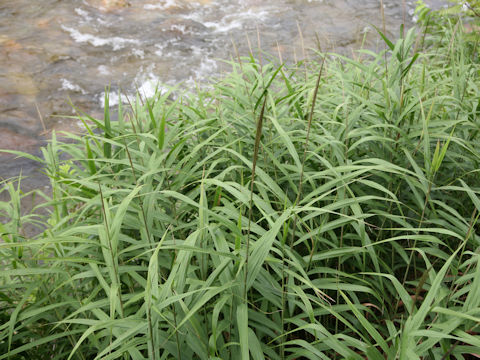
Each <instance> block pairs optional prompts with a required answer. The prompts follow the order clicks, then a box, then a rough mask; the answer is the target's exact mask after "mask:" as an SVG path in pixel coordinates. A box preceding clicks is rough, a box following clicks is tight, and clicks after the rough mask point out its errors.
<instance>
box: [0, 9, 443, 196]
mask: <svg viewBox="0 0 480 360" xmlns="http://www.w3.org/2000/svg"><path fill="white" fill-rule="evenodd" d="M427 2H428V3H429V4H430V5H432V6H434V7H435V6H440V5H442V3H444V1H440V0H430V1H427ZM384 4H385V9H384V12H385V17H386V23H387V32H388V33H389V36H391V37H395V35H396V34H397V33H398V29H399V25H400V24H401V23H402V22H403V20H404V19H405V20H406V23H407V25H408V26H411V25H413V21H412V15H413V8H414V1H401V0H384ZM380 14H381V13H380V1H379V0H217V1H215V0H197V1H190V0H128V1H127V0H83V1H82V0H0V148H7V149H13V150H24V151H28V152H31V153H36V152H38V147H39V146H40V145H41V144H42V143H43V142H44V140H45V139H47V138H48V136H49V133H50V132H51V131H52V129H55V130H57V131H60V130H71V131H75V130H79V124H78V123H77V122H76V121H75V120H71V119H68V118H67V117H65V116H63V117H62V115H71V114H72V109H71V107H70V105H69V104H68V101H67V99H68V98H70V99H71V101H72V102H73V103H74V104H75V105H76V106H77V107H79V108H80V109H82V110H83V111H85V112H87V113H89V114H92V115H94V116H101V115H100V114H101V113H102V111H103V110H102V107H103V104H102V99H103V94H104V89H105V86H106V85H109V84H110V85H111V87H112V91H114V92H117V91H118V89H119V88H121V89H122V90H123V91H125V92H126V93H127V94H132V93H134V91H135V89H136V88H138V89H139V90H140V91H141V92H142V93H143V94H144V95H146V96H149V95H152V94H153V91H154V89H155V86H157V85H158V86H159V87H160V88H161V87H162V86H165V85H173V84H176V83H178V82H183V83H184V87H186V88H188V87H191V86H194V85H195V83H196V82H203V81H205V80H206V79H208V78H209V77H211V76H212V75H214V74H219V73H220V72H221V71H222V70H224V69H225V65H222V63H221V62H218V61H216V59H219V58H229V57H230V56H231V54H232V42H234V43H235V44H236V45H237V47H238V49H239V52H240V53H241V54H244V55H246V54H248V41H247V37H248V38H249V39H250V41H251V43H252V47H253V48H256V47H258V43H257V33H258V34H260V39H261V48H262V49H263V50H265V51H267V52H270V53H272V54H280V55H279V56H282V58H283V60H290V61H293V60H294V59H300V58H302V46H301V40H302V36H301V35H300V31H299V29H301V32H302V34H303V38H304V42H305V46H306V47H313V46H314V44H315V42H314V39H315V36H314V35H315V33H317V34H318V37H319V39H320V42H321V46H322V48H323V49H331V50H335V51H341V52H349V51H350V50H351V49H354V48H358V47H359V46H360V44H361V42H362V40H363V39H364V37H365V38H366V39H367V46H369V47H373V48H375V46H378V45H376V44H377V41H378V37H377V36H376V34H375V33H374V31H372V28H371V26H370V24H375V25H377V26H380V25H381V22H382V21H381V15H380ZM111 101H112V102H113V104H115V103H116V102H118V101H119V99H118V96H116V95H114V94H112V96H111ZM20 171H22V172H23V174H24V175H28V176H29V179H26V180H25V181H24V184H25V185H26V188H27V189H28V188H33V187H43V186H46V184H47V182H46V181H45V180H44V179H43V180H42V177H41V176H38V175H36V174H37V172H38V171H37V169H36V167H35V166H33V164H32V163H31V162H30V161H27V160H19V159H14V158H13V157H12V156H11V155H5V154H3V155H2V154H0V181H1V179H5V178H9V177H12V176H17V175H18V174H19V173H20Z"/></svg>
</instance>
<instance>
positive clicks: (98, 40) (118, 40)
mask: <svg viewBox="0 0 480 360" xmlns="http://www.w3.org/2000/svg"><path fill="white" fill-rule="evenodd" d="M62 29H63V30H65V31H66V32H68V33H69V34H70V36H71V37H72V39H73V40H75V41H76V42H77V43H89V44H90V45H93V46H95V47H98V46H111V47H112V50H113V51H116V50H120V49H123V48H124V47H126V46H127V45H130V44H133V45H140V44H141V41H140V40H137V39H125V38H122V37H118V36H114V37H111V38H102V37H99V36H95V35H91V34H84V33H81V32H80V31H78V30H76V29H74V28H71V27H68V26H65V25H62Z"/></svg>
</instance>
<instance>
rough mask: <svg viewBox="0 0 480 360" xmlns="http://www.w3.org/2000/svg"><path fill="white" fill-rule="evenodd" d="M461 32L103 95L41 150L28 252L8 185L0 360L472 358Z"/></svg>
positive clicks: (473, 228) (479, 141)
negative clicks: (101, 105) (40, 220)
mask: <svg viewBox="0 0 480 360" xmlns="http://www.w3.org/2000/svg"><path fill="white" fill-rule="evenodd" d="M423 15H424V16H426V15H425V14H423ZM434 22H435V21H434ZM432 23H433V22H432ZM457 24H458V23H455V22H454V21H453V20H451V19H449V18H446V20H443V21H440V20H438V21H436V24H435V26H436V27H437V28H436V29H437V30H435V28H433V27H432V26H433V25H432V24H427V25H428V27H429V28H425V29H423V30H410V31H408V32H406V34H405V36H402V37H401V38H400V39H399V40H398V41H396V42H392V41H391V40H389V39H388V38H387V37H386V36H385V35H384V34H383V33H382V34H381V35H382V37H383V38H384V41H385V42H386V44H387V56H386V57H385V56H384V53H383V52H380V53H374V52H371V51H367V50H362V51H360V52H358V56H357V57H356V59H355V60H354V59H351V58H346V57H342V56H339V55H332V54H323V53H317V61H315V60H311V61H309V62H308V63H306V64H305V66H304V65H303V64H302V66H286V65H283V66H282V65H275V62H274V61H273V60H272V61H270V62H268V63H267V62H266V61H265V60H266V59H265V55H264V58H263V63H264V64H265V65H263V66H261V65H260V64H259V63H258V62H257V61H255V59H254V58H253V57H251V58H243V59H241V61H232V62H230V65H231V66H232V69H233V70H232V72H231V73H230V74H228V75H226V76H225V77H224V78H223V79H221V80H218V81H217V82H216V83H215V84H214V85H213V88H212V89H210V90H199V91H198V92H197V93H195V94H193V95H180V96H177V97H175V96H173V95H172V93H171V92H167V93H158V94H157V95H156V96H155V97H153V98H151V99H142V98H140V97H139V98H138V99H136V101H133V100H132V104H131V106H129V107H125V106H124V107H122V106H119V108H118V110H116V111H112V112H110V110H109V106H108V95H107V97H106V101H105V103H106V104H105V116H104V119H100V120H99V119H94V118H91V117H89V116H86V115H82V116H80V119H81V120H83V121H84V124H85V127H86V132H85V134H82V135H75V134H67V135H66V136H67V137H68V139H64V138H63V139H58V138H56V137H55V136H53V138H52V140H51V141H50V143H49V145H48V146H47V147H46V148H44V149H43V159H41V160H40V159H39V161H42V162H43V165H44V171H45V172H46V174H47V175H48V176H49V177H50V179H51V183H52V188H53V190H52V194H51V197H50V198H49V200H48V201H46V202H45V204H43V205H42V206H43V207H45V208H46V209H47V210H48V211H49V212H50V215H49V217H48V218H46V219H44V224H43V226H46V229H43V230H42V231H41V232H40V234H39V235H38V236H36V237H34V238H26V237H24V236H22V235H21V234H22V233H21V231H20V227H19V226H20V225H19V224H21V221H28V219H26V220H25V219H24V220H22V217H21V214H20V213H19V211H18V210H15V209H18V208H19V207H18V202H19V201H20V199H19V198H18V196H19V194H20V192H19V190H16V188H15V187H14V186H13V185H7V188H8V189H9V191H10V192H11V194H12V201H11V202H10V203H2V205H1V207H0V211H1V212H2V216H4V218H5V219H7V220H5V224H4V225H2V227H1V228H0V230H1V233H2V234H1V237H2V241H1V243H0V262H1V264H2V268H3V269H2V270H3V271H2V272H1V273H0V319H2V323H1V324H0V359H37V358H38V359H157V360H160V359H184V360H185V359H242V360H243V359H250V358H251V359H255V360H259V359H359V360H360V359H367V358H368V359H378V360H380V359H439V360H440V359H467V358H471V357H472V356H474V355H476V354H479V353H480V336H479V333H480V329H479V324H480V253H479V245H480V231H479V225H478V219H479V214H480V181H479V180H478V179H479V176H480V171H479V169H480V167H479V165H480V138H479V131H480V120H479V114H480V91H479V89H478V87H479V84H480V73H479V70H480V66H479V61H478V60H479V59H478V52H477V47H476V44H472V42H471V41H470V40H466V38H465V36H466V35H465V34H464V31H463V27H462V26H461V25H457ZM439 30H441V31H439ZM429 33H430V34H429ZM385 61H387V62H388V64H387V65H388V66H385ZM8 219H10V220H8Z"/></svg>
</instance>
